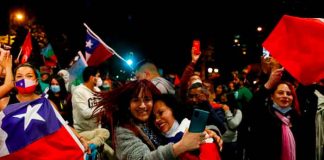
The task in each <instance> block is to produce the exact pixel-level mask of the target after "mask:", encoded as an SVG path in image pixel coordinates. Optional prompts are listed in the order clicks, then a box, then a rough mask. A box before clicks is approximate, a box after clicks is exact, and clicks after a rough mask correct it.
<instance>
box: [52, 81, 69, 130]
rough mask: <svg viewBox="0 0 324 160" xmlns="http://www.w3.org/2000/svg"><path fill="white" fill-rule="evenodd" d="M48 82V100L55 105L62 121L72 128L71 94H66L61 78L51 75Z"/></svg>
mask: <svg viewBox="0 0 324 160" xmlns="http://www.w3.org/2000/svg"><path fill="white" fill-rule="evenodd" d="M49 82H50V84H49V88H50V90H49V91H48V95H49V96H48V99H50V100H52V101H53V102H54V103H55V105H56V106H57V107H58V108H57V109H58V110H59V112H60V114H61V115H62V117H63V119H64V120H66V121H67V122H68V124H69V125H70V126H73V119H72V103H71V94H70V93H68V92H67V90H66V88H65V83H64V80H63V78H62V77H61V76H59V75H52V76H51V77H50V79H49Z"/></svg>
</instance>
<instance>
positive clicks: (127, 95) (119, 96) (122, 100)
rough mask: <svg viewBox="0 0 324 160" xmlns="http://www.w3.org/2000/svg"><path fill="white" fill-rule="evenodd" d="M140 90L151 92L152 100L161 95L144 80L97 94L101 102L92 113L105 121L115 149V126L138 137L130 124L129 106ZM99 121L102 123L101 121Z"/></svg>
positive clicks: (149, 82)
mask: <svg viewBox="0 0 324 160" xmlns="http://www.w3.org/2000/svg"><path fill="white" fill-rule="evenodd" d="M141 90H143V91H144V93H145V94H146V93H148V92H151V93H152V97H153V100H154V99H155V97H156V96H157V95H159V94H161V92H160V91H159V90H158V89H157V88H156V86H155V85H154V84H153V83H152V82H151V81H148V80H146V79H143V80H137V81H131V82H128V83H126V84H124V85H122V86H121V87H118V88H115V89H113V90H112V91H109V92H101V93H98V96H99V97H100V99H101V100H100V101H99V103H98V105H97V106H96V109H95V110H94V113H97V114H96V116H98V117H99V119H101V118H103V119H104V120H105V121H107V123H108V125H109V128H110V131H111V132H112V142H113V147H115V141H116V134H115V127H116V126H117V124H118V125H120V126H123V127H126V128H128V129H130V130H132V131H133V132H134V133H135V135H138V130H137V128H136V126H134V125H133V124H132V120H133V118H132V117H133V116H132V114H131V112H130V110H129V106H130V101H131V99H132V98H134V97H137V96H138V94H139V93H140V91H141ZM101 106H102V107H103V108H101ZM101 121H102V122H103V120H101Z"/></svg>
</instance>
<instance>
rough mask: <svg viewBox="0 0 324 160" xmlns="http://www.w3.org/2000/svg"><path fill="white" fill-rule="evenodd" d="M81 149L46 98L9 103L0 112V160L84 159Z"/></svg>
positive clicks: (75, 138)
mask: <svg viewBox="0 0 324 160" xmlns="http://www.w3.org/2000/svg"><path fill="white" fill-rule="evenodd" d="M83 150H84V148H83V146H82V145H81V143H80V141H78V139H77V137H76V136H75V135H74V134H73V132H72V130H71V129H70V128H69V127H68V125H67V124H65V122H64V120H63V118H62V117H61V115H60V114H59V113H58V112H57V111H56V110H55V109H54V107H53V106H52V105H51V103H50V102H49V100H48V99H47V98H45V97H41V98H39V99H36V100H34V101H28V102H23V103H15V104H11V105H8V106H7V107H6V108H5V109H4V110H3V111H1V112H0V160H17V159H22V160H27V159H33V160H44V159H73V160H83V159H85V153H84V152H83Z"/></svg>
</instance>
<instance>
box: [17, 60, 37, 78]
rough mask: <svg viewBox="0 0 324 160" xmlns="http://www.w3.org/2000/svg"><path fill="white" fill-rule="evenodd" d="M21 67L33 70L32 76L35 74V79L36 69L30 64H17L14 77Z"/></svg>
mask: <svg viewBox="0 0 324 160" xmlns="http://www.w3.org/2000/svg"><path fill="white" fill-rule="evenodd" d="M21 67H29V68H31V69H33V71H34V74H35V76H36V77H37V69H36V68H35V67H34V66H33V65H32V64H30V63H22V64H19V65H18V66H17V67H16V68H15V70H14V76H16V73H17V70H18V69H19V68H21Z"/></svg>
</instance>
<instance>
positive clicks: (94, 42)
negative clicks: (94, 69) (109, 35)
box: [85, 30, 114, 66]
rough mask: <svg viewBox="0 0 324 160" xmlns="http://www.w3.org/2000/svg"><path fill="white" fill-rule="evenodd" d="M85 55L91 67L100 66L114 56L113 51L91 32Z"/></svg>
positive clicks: (87, 38)
mask: <svg viewBox="0 0 324 160" xmlns="http://www.w3.org/2000/svg"><path fill="white" fill-rule="evenodd" d="M85 53H86V61H87V63H88V65H89V66H98V65H99V64H100V63H102V62H104V61H105V60H107V59H108V58H110V57H111V56H112V55H113V54H114V52H113V51H111V50H109V49H108V48H106V47H105V46H104V44H102V43H101V42H100V40H99V39H98V38H97V37H96V36H94V35H93V34H92V33H91V32H90V31H89V30H87V36H86V46H85Z"/></svg>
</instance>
